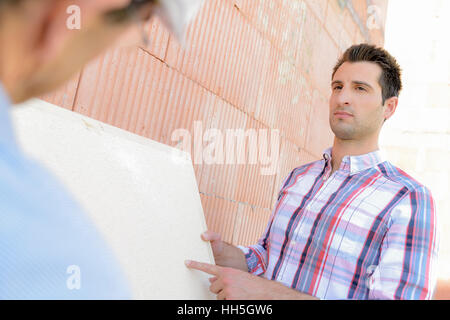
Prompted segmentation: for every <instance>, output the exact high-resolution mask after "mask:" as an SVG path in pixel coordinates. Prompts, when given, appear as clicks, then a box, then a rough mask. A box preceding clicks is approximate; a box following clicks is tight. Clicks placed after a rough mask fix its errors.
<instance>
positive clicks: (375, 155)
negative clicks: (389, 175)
mask: <svg viewBox="0 0 450 320" xmlns="http://www.w3.org/2000/svg"><path fill="white" fill-rule="evenodd" d="M331 155H332V147H330V148H327V149H326V150H325V151H324V152H323V159H324V160H325V162H326V163H327V162H328V160H330V159H331ZM385 159H386V155H385V152H384V151H383V150H380V149H378V150H375V151H372V152H369V153H366V154H361V155H357V156H348V155H347V156H344V158H342V163H341V168H342V169H343V170H347V171H349V172H350V175H352V174H355V173H357V172H360V171H363V170H366V169H369V168H373V167H375V166H376V165H378V164H379V163H382V162H384V161H385ZM341 168H339V169H341Z"/></svg>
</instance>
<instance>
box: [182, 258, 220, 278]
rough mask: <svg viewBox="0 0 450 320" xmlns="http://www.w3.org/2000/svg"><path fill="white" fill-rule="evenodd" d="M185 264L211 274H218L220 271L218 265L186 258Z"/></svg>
mask: <svg viewBox="0 0 450 320" xmlns="http://www.w3.org/2000/svg"><path fill="white" fill-rule="evenodd" d="M185 265H186V267H188V268H189V269H195V270H199V271H203V272H206V273H208V274H210V275H213V276H218V275H219V273H220V267H218V266H216V265H213V264H209V263H203V262H198V261H191V260H186V261H185Z"/></svg>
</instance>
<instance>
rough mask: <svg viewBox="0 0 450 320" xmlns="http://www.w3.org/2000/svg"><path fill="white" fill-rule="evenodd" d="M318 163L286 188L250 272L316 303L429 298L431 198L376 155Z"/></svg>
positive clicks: (252, 253) (433, 245) (251, 256)
mask: <svg viewBox="0 0 450 320" xmlns="http://www.w3.org/2000/svg"><path fill="white" fill-rule="evenodd" d="M323 157H324V158H323V160H319V161H316V162H312V163H309V164H306V165H303V166H301V167H299V168H296V169H294V170H293V171H292V172H291V174H290V175H289V176H288V177H287V178H286V179H285V181H284V182H283V185H282V188H281V191H280V193H279V196H278V201H277V203H276V205H275V208H274V211H273V213H272V216H271V218H270V220H269V224H268V226H267V228H266V231H265V232H264V234H263V236H262V238H261V239H260V240H259V241H258V243H257V244H256V245H254V246H250V247H240V248H241V249H242V250H243V251H244V253H245V254H246V258H247V264H248V268H249V272H251V273H253V274H256V275H261V276H263V277H264V278H267V279H271V280H276V281H278V282H281V283H283V284H285V285H286V286H289V287H291V288H295V289H297V290H299V291H301V292H304V293H307V294H309V295H312V296H315V297H318V298H321V299H431V298H432V295H433V292H434V288H435V286H436V281H437V277H436V260H437V252H438V236H437V235H438V233H437V227H436V226H437V224H436V214H435V205H434V201H433V198H432V195H431V193H430V191H429V190H428V189H427V188H426V187H425V186H423V185H421V184H420V183H418V182H417V181H415V180H414V179H413V178H411V177H410V176H408V175H407V174H406V173H405V172H403V171H402V170H400V169H398V168H397V167H395V166H393V165H392V164H390V163H389V162H387V161H384V160H383V157H382V154H381V152H380V151H379V150H377V151H374V152H371V153H368V154H364V155H359V156H345V157H344V158H343V160H342V162H341V165H340V168H339V170H337V171H336V172H334V173H333V174H332V175H331V176H330V173H331V161H330V159H331V148H328V149H327V150H326V151H325V153H324V155H323Z"/></svg>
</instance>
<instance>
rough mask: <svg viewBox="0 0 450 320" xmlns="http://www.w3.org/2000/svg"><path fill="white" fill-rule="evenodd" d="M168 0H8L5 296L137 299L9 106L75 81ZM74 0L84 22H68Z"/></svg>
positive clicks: (2, 158) (1, 178)
mask: <svg viewBox="0 0 450 320" xmlns="http://www.w3.org/2000/svg"><path fill="white" fill-rule="evenodd" d="M164 1H171V2H172V3H174V2H176V1H179V0H176V1H174V0H164ZM160 2H161V0H160V1H158V3H156V0H133V1H131V0H95V1H93V0H71V1H66V0H0V299H127V298H131V293H130V290H129V288H128V284H127V281H126V279H125V277H124V275H123V273H122V271H121V270H120V267H119V266H118V264H117V261H116V259H115V257H114V255H113V253H112V252H111V250H110V249H109V248H108V246H107V245H106V243H105V242H104V240H103V239H102V238H101V236H100V235H99V234H98V232H97V230H96V229H95V227H94V225H93V223H92V222H91V221H90V219H89V218H88V217H87V215H86V214H85V213H84V212H83V211H82V210H81V209H80V208H79V207H78V205H77V204H76V203H75V201H73V199H72V198H71V197H70V196H69V195H68V194H67V192H66V191H65V190H64V187H63V186H61V185H60V184H59V183H58V181H56V180H55V178H54V177H52V176H51V175H50V174H49V173H48V172H47V171H46V170H45V169H44V168H42V167H41V166H40V165H39V164H37V163H35V162H33V161H32V160H30V159H28V158H27V157H26V156H25V155H24V154H23V153H22V152H21V150H20V149H19V147H18V146H17V145H16V140H15V137H14V134H13V128H12V127H11V123H10V118H9V109H10V106H11V105H12V104H15V103H20V102H23V101H25V100H27V99H29V98H31V97H34V96H37V95H40V94H43V93H46V92H48V91H50V90H53V89H55V88H57V87H58V86H60V85H61V84H62V83H64V82H65V81H66V80H68V79H70V78H71V77H72V76H73V75H74V73H75V72H77V71H79V69H80V68H81V67H82V66H83V65H84V64H85V63H86V62H88V61H89V60H90V59H92V58H93V57H95V56H96V55H97V54H99V53H100V52H102V51H103V50H104V49H105V48H106V47H108V46H110V45H111V44H113V43H114V41H115V40H116V39H117V38H118V37H119V36H120V35H121V34H123V33H124V32H125V31H126V30H129V29H130V27H132V26H133V25H136V22H138V23H139V22H142V21H146V20H148V19H149V18H150V17H151V16H152V14H153V13H154V12H157V11H155V10H159V11H160V10H161V9H160V8H159V5H160ZM73 6H76V8H78V9H79V13H81V28H80V29H79V30H71V29H70V28H68V27H67V20H68V18H69V17H70V14H69V10H68V8H69V7H73ZM172 7H173V6H172ZM159 11H158V12H159Z"/></svg>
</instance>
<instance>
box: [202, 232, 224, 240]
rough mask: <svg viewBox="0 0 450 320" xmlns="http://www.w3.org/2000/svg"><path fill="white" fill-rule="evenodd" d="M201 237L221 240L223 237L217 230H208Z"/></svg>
mask: <svg viewBox="0 0 450 320" xmlns="http://www.w3.org/2000/svg"><path fill="white" fill-rule="evenodd" d="M201 238H202V239H203V240H204V241H220V240H221V238H222V237H221V236H220V234H218V233H216V232H212V231H206V232H204V233H202V235H201Z"/></svg>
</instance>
